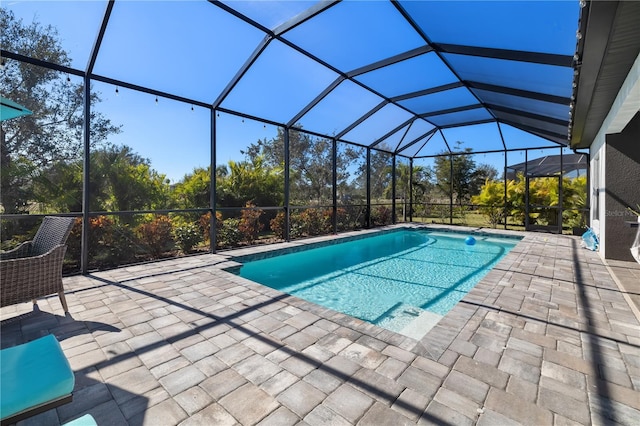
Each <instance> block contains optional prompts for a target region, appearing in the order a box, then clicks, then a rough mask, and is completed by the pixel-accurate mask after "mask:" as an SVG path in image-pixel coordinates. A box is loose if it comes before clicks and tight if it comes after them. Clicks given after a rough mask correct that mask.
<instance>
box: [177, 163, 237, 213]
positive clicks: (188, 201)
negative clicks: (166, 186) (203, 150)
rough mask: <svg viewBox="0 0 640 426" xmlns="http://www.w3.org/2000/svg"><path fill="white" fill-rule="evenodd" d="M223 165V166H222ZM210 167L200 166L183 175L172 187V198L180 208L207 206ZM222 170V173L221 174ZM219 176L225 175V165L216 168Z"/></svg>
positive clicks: (209, 187) (209, 191) (209, 188)
mask: <svg viewBox="0 0 640 426" xmlns="http://www.w3.org/2000/svg"><path fill="white" fill-rule="evenodd" d="M223 167H224V166H223ZM210 171H211V169H210V168H209V167H207V168H206V169H203V168H201V167H199V168H196V169H194V170H193V173H191V174H188V175H185V176H184V178H183V179H182V181H180V182H178V183H177V184H176V185H175V188H174V189H173V198H174V200H175V201H176V203H177V205H178V207H179V208H181V209H196V208H203V207H208V206H209V203H210V193H211V172H210ZM223 171H224V174H223ZM216 173H218V177H219V178H224V177H226V173H227V170H226V167H224V168H220V167H218V168H216Z"/></svg>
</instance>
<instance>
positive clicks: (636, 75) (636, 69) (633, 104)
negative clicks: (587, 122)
mask: <svg viewBox="0 0 640 426" xmlns="http://www.w3.org/2000/svg"><path fill="white" fill-rule="evenodd" d="M616 109H617V111H616V112H615V117H613V120H611V123H610V124H609V127H608V128H607V133H609V134H611V133H620V132H621V131H622V130H623V129H624V128H625V127H626V126H627V124H629V121H631V119H632V118H633V117H634V116H635V115H636V114H637V113H638V111H640V55H638V57H637V58H636V61H635V62H634V63H633V66H632V67H631V70H630V71H629V75H627V78H626V79H625V81H624V84H623V85H622V87H621V88H620V91H619V92H618V96H616V100H615V101H614V102H613V105H612V108H611V111H612V112H613V111H615V110H616Z"/></svg>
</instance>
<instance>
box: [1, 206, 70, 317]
mask: <svg viewBox="0 0 640 426" xmlns="http://www.w3.org/2000/svg"><path fill="white" fill-rule="evenodd" d="M74 222H75V219H74V218H72V217H52V216H46V217H45V218H44V219H43V221H42V224H41V225H40V228H38V232H36V236H35V237H34V238H33V240H32V241H26V242H24V243H22V244H21V245H19V246H18V247H16V248H14V249H13V250H10V251H6V252H2V253H0V278H1V279H2V286H0V306H8V305H15V304H16V303H23V302H28V301H29V300H32V301H33V304H34V305H36V304H37V300H36V299H37V298H39V297H44V296H48V295H50V294H54V293H58V296H59V297H60V302H61V303H62V307H63V308H64V312H65V313H66V312H68V311H69V308H68V307H67V300H66V299H65V297H64V289H63V287H62V261H63V259H64V254H65V252H66V250H67V246H66V245H65V243H66V241H67V237H68V236H69V233H70V232H71V228H72V227H73V224H74Z"/></svg>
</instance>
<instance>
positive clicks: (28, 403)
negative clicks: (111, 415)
mask: <svg viewBox="0 0 640 426" xmlns="http://www.w3.org/2000/svg"><path fill="white" fill-rule="evenodd" d="M74 385H75V377H74V375H73V371H72V370H71V366H70V365H69V361H67V358H66V357H65V355H64V353H63V352H62V348H61V347H60V343H58V340H57V339H56V338H55V336H54V335H52V334H49V335H47V336H44V337H41V338H39V339H36V340H33V341H31V342H28V343H24V344H22V345H18V346H14V347H11V348H7V349H3V350H2V351H0V395H2V398H0V419H1V425H2V426H5V425H10V424H13V423H16V422H18V421H20V420H23V419H25V418H27V417H31V416H34V415H36V414H39V413H42V412H44V411H47V410H50V409H52V408H55V407H57V406H59V405H62V404H66V403H68V402H71V399H72V394H71V392H72V391H73V387H74Z"/></svg>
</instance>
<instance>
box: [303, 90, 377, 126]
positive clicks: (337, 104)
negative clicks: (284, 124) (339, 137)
mask: <svg viewBox="0 0 640 426" xmlns="http://www.w3.org/2000/svg"><path fill="white" fill-rule="evenodd" d="M354 99H357V100H358V102H353V100H354ZM383 100H384V99H382V98H381V97H380V96H377V95H375V94H373V93H372V92H370V91H368V90H366V89H364V88H362V87H361V86H359V85H357V84H355V83H353V82H351V81H348V80H345V81H343V82H342V83H340V85H339V86H338V87H336V88H335V89H334V90H332V91H331V92H330V93H329V94H328V95H327V96H326V97H325V98H324V99H322V100H321V101H320V102H318V103H317V104H316V105H315V106H314V107H313V108H312V109H311V110H310V111H309V112H308V113H306V114H305V115H304V116H302V118H301V119H300V120H297V121H298V122H299V123H301V124H302V126H303V127H304V128H305V129H312V130H314V131H316V132H321V133H324V134H327V135H335V134H337V133H339V132H341V131H342V130H344V129H346V128H347V127H348V126H349V125H350V124H351V123H353V122H354V121H356V120H357V119H359V118H360V117H362V116H363V115H365V114H366V113H367V112H368V111H370V110H371V109H373V108H375V106H376V105H378V104H380V102H383Z"/></svg>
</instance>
